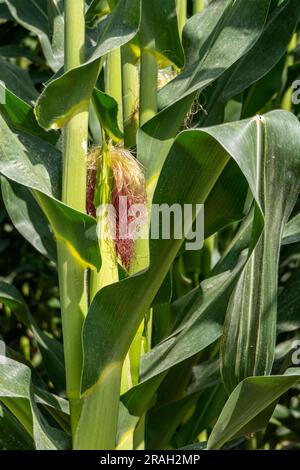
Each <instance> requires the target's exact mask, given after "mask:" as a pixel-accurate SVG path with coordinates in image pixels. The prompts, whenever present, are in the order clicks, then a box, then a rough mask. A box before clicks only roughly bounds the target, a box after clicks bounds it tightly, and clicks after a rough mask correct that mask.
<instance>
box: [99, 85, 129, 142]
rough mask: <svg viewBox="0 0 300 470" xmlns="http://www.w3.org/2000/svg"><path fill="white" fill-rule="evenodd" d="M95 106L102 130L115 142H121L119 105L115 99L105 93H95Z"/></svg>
mask: <svg viewBox="0 0 300 470" xmlns="http://www.w3.org/2000/svg"><path fill="white" fill-rule="evenodd" d="M93 104H94V106H95V110H96V113H97V116H98V118H99V121H100V124H101V127H102V129H104V130H105V132H106V134H107V135H108V136H109V137H110V138H111V139H113V140H114V141H115V142H119V141H120V140H121V139H122V137H123V133H122V131H121V130H120V128H119V125H118V104H117V102H116V100H115V99H114V98H112V97H111V96H109V95H107V94H106V93H104V92H103V91H100V90H97V88H95V89H94V91H93Z"/></svg>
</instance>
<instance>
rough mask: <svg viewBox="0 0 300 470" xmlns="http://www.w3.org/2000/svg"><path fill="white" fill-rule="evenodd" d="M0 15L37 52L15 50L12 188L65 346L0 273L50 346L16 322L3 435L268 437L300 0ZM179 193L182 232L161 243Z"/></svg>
mask: <svg viewBox="0 0 300 470" xmlns="http://www.w3.org/2000/svg"><path fill="white" fill-rule="evenodd" d="M0 18H1V26H0V27H1V28H4V27H5V25H7V24H11V25H12V24H13V25H14V27H16V25H17V27H18V28H20V30H21V31H23V35H24V38H25V39H24V40H23V43H22V44H23V45H22V47H23V46H24V44H25V46H24V47H25V50H27V52H26V53H25V52H24V48H23V49H22V51H20V50H19V49H17V50H16V46H14V47H11V46H9V45H8V46H7V47H6V48H1V47H0V55H1V56H2V57H1V58H0V65H1V69H0V80H1V82H0V97H2V98H3V99H1V104H0V173H1V191H2V197H3V201H4V204H5V207H6V211H7V214H8V215H9V217H10V220H11V222H12V223H13V225H14V226H15V228H16V229H17V230H18V232H20V234H21V235H22V236H23V237H24V238H25V239H26V240H27V242H29V243H30V244H32V245H33V246H34V248H35V249H36V250H37V251H38V252H39V253H40V254H42V255H43V256H44V257H45V261H44V263H45V266H46V263H47V265H51V266H52V267H55V269H57V273H58V279H59V298H60V310H61V322H62V337H63V338H62V342H61V341H59V340H58V339H57V338H55V337H54V336H53V335H49V334H47V332H45V331H44V330H43V328H42V327H41V325H40V324H39V322H38V321H37V319H36V318H35V317H34V315H32V313H31V311H30V308H29V307H28V305H27V304H26V301H25V299H24V297H23V295H22V294H21V293H20V292H19V290H18V289H17V288H16V286H15V285H14V284H13V283H10V282H9V279H5V278H2V280H1V282H0V302H1V304H2V305H3V306H5V308H6V309H9V311H10V312H12V314H14V315H15V316H16V317H17V319H18V322H20V324H23V325H25V327H26V329H27V330H29V331H30V334H31V340H30V341H31V343H30V344H31V346H32V345H34V347H35V348H37V349H38V350H39V352H40V354H41V358H42V359H41V364H40V365H39V367H36V366H35V364H34V362H33V361H32V360H31V355H30V351H29V355H28V357H24V356H22V355H21V354H20V352H18V351H14V350H13V349H12V348H11V347H9V345H6V344H5V341H4V339H5V335H3V337H2V339H3V341H1V343H0V344H1V350H0V353H1V355H0V402H1V418H0V426H1V429H0V442H1V446H2V448H3V449H7V448H16V449H17V448H20V449H33V448H35V449H76V450H88V449H95V450H110V449H118V450H124V449H130V450H138V449H181V448H187V449H188V448H193V449H197V448H199V449H200V448H207V449H221V448H224V447H225V448H226V446H227V447H231V448H237V449H238V448H240V449H241V448H242V449H243V448H263V447H264V445H265V442H266V440H267V436H268V432H269V429H270V426H272V425H273V424H272V423H274V422H277V423H278V422H281V421H280V420H281V418H280V413H279V412H280V410H282V407H284V406H287V407H288V405H287V400H288V396H289V395H288V393H291V391H294V393H295V395H297V387H298V385H297V383H298V381H299V379H300V369H299V367H297V364H298V363H299V361H298V362H297V361H295V353H294V349H295V347H296V346H293V345H294V344H295V341H296V340H297V338H298V336H299V329H300V323H299V311H298V304H297V302H298V299H297V295H296V293H298V292H299V271H297V267H298V253H299V245H298V243H299V242H300V230H299V227H300V225H299V213H298V207H299V201H298V196H299V189H300V125H299V121H298V119H297V116H298V113H299V110H298V106H297V104H296V103H295V100H294V99H293V95H292V93H293V81H294V80H296V79H297V77H298V74H299V73H300V72H299V70H300V69H299V64H300V62H299V45H298V29H297V27H298V21H299V18H300V4H299V0H282V1H281V0H213V1H210V2H209V1H204V0H194V1H192V0H191V1H186V0H177V1H176V0H163V1H159V0H88V1H84V0H64V1H62V0H35V1H33V0H4V1H1V2H0ZM11 27H12V26H11ZM3 31H4V30H3ZM3 34H4V33H3ZM26 48H27V49H26ZM30 48H31V49H30ZM20 57H22V58H23V59H22V60H20ZM24 58H25V59H24ZM37 71H38V73H39V75H38V74H37ZM33 72H35V75H34V73H33ZM34 76H35V77H36V78H35V80H34V78H33V77H34ZM38 77H42V78H40V79H39V78H38ZM123 200H125V212H124V211H123V212H122V211H121V209H120V207H121V204H122V201H123ZM136 205H138V206H139V207H145V208H146V211H145V213H146V216H147V217H145V219H143V220H142V221H141V220H140V218H139V214H138V213H137V212H134V211H133V208H134V207H135V206H136ZM175 205H176V207H177V209H178V210H179V212H180V211H181V212H180V213H181V215H182V214H183V209H184V208H185V207H186V206H189V207H191V208H192V211H191V217H190V218H189V220H188V221H186V220H185V225H187V226H186V227H185V228H186V230H185V231H184V233H183V232H181V235H180V236H177V227H176V223H174V224H172V223H170V230H169V234H168V236H164V235H163V234H162V233H161V232H160V233H159V235H158V236H157V237H154V236H153V233H152V228H153V226H154V225H155V224H154V216H155V213H154V207H162V206H164V207H167V208H169V209H170V211H171V212H172V211H173V210H175V209H174V206H175ZM200 205H204V228H203V227H202V226H200V225H198V223H197V222H198V218H197V216H198V213H197V210H196V208H197V207H199V206H200ZM107 207H110V208H111V209H112V212H113V213H114V215H115V219H114V224H113V228H114V234H112V231H111V225H112V220H111V214H110V212H109V211H108V210H107V209H105V210H102V209H103V208H107ZM124 214H125V215H124ZM169 215H170V214H169ZM174 218H175V215H174ZM124 219H125V220H124ZM171 219H172V217H170V221H171ZM172 220H173V219H172ZM180 220H181V221H182V217H181V219H180ZM124 222H126V223H127V225H126V226H127V227H128V223H131V224H134V226H135V227H136V228H137V231H138V232H141V231H142V232H143V233H144V235H145V236H144V237H132V236H130V233H128V232H126V233H125V236H124V233H123V234H122V227H123V223H124ZM202 228H203V230H204V244H203V245H201V246H197V247H196V248H195V246H194V247H193V248H192V249H191V248H190V245H193V243H192V241H193V239H192V238H191V237H190V234H191V233H193V234H194V237H195V236H196V237H197V235H199V232H200V231H201V230H202ZM104 234H105V235H106V236H105V237H104V236H103V235H104ZM297 250H298V251H297ZM8 256H12V257H13V256H14V253H9V254H8ZM291 258H292V261H293V260H295V259H296V258H297V263H296V265H295V264H291V263H292V261H291ZM286 266H289V268H288V269H287V268H286ZM29 347H30V346H29ZM293 348H294V349H293ZM293 353H294V354H293ZM39 372H41V373H39ZM288 391H289V392H288ZM281 397H283V398H281ZM279 400H281V401H280V404H279V405H278V402H279ZM280 407H281V408H280ZM276 420H277V421H276ZM269 422H270V423H271V424H270V425H269V427H268V428H267V426H268V423H269ZM284 423H285V421H284V419H283V420H282V424H284ZM285 426H287V424H285ZM266 429H267V431H266ZM12 436H13V437H12ZM251 436H252V437H251ZM253 436H254V437H253ZM272 442H273V441H272ZM272 445H273V444H272ZM275 445H276V443H275V444H274V446H275Z"/></svg>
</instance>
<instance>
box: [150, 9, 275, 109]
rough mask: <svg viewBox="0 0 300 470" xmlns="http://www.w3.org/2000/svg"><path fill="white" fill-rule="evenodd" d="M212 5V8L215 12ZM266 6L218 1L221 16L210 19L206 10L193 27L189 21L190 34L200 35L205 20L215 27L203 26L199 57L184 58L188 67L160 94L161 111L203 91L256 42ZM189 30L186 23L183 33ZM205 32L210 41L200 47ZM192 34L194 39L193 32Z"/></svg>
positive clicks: (263, 21)
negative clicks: (196, 30)
mask: <svg viewBox="0 0 300 470" xmlns="http://www.w3.org/2000/svg"><path fill="white" fill-rule="evenodd" d="M214 3H215V2H213V4H212V8H214ZM269 6H270V0H252V1H251V2H249V1H245V0H237V1H231V0H228V1H226V2H224V1H221V2H220V1H218V2H216V7H217V8H220V9H221V11H220V13H221V15H220V13H218V15H217V16H213V15H210V11H209V8H207V9H205V10H204V12H203V14H202V15H200V16H199V21H197V23H196V24H194V22H195V20H194V19H193V18H192V20H191V21H192V26H191V27H192V29H193V30H194V29H195V28H198V29H199V30H200V31H202V29H201V28H202V24H203V22H205V21H206V16H208V21H212V20H213V21H212V22H213V23H214V24H215V27H214V28H211V25H210V29H209V28H208V27H207V26H206V27H205V28H204V31H203V33H202V32H200V33H199V35H200V38H201V40H200V41H199V43H200V44H199V46H198V48H199V49H198V50H199V55H198V56H196V55H195V54H194V52H193V57H192V58H191V59H189V58H187V63H188V64H189V65H188V67H187V68H185V69H184V70H183V72H182V73H181V74H180V75H178V77H177V78H175V79H174V80H173V81H172V82H170V83H169V84H168V85H166V86H165V87H164V88H163V89H162V90H161V92H160V94H159V104H160V108H165V107H167V106H170V105H171V104H174V103H175V102H176V101H178V100H181V99H183V98H184V97H186V96H189V95H191V94H192V93H194V92H196V91H198V90H201V89H203V88H204V87H206V86H207V85H208V84H209V83H211V82H212V81H213V80H216V79H217V78H218V77H220V76H221V75H222V74H223V73H224V72H225V70H226V69H227V68H228V67H230V66H231V65H232V64H234V63H235V62H236V61H237V60H238V59H239V58H241V57H242V56H243V55H244V54H245V53H246V52H247V51H248V50H249V49H250V47H251V45H253V44H254V43H255V42H256V40H257V39H258V38H259V36H260V34H261V31H262V29H263V27H264V25H265V22H266V19H267V14H268V11H269ZM224 7H225V8H224ZM207 12H208V13H207ZM212 16H213V18H212ZM219 17H220V19H219ZM197 19H198V17H197ZM188 26H189V23H188V24H187V26H186V30H188ZM207 32H208V33H209V38H208V40H207V41H206V42H205V44H204V45H203V43H202V44H201V41H202V40H203V37H206V34H205V33H207ZM193 34H194V35H195V32H194V31H193ZM202 34H203V36H202ZM227 35H229V36H230V44H231V47H227V44H228V42H227V41H228V39H227V37H228V36H227ZM199 59H200V60H199ZM191 62H192V63H191ZM216 64H217V66H216Z"/></svg>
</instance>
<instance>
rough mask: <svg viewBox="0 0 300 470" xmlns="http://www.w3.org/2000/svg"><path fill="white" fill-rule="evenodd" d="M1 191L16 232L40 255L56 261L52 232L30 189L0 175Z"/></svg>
mask: <svg viewBox="0 0 300 470" xmlns="http://www.w3.org/2000/svg"><path fill="white" fill-rule="evenodd" d="M1 192H2V197H3V201H4V204H5V208H6V210H7V213H8V215H9V217H10V219H11V221H12V223H13V224H14V226H15V228H16V229H17V230H18V232H20V234H21V235H22V236H23V237H24V238H25V239H26V240H27V241H28V242H29V243H30V244H31V245H32V246H34V248H36V249H37V250H38V251H39V252H40V253H41V254H42V255H44V256H47V257H48V258H49V259H50V260H52V261H56V242H55V238H54V235H53V232H52V231H51V230H50V226H49V222H48V220H47V219H46V217H45V215H44V213H43V211H42V209H41V208H40V206H39V205H38V203H37V202H36V200H35V198H34V196H33V194H32V193H31V192H30V190H28V189H27V188H25V186H20V185H18V184H16V183H13V182H12V181H9V180H7V179H5V178H3V177H1Z"/></svg>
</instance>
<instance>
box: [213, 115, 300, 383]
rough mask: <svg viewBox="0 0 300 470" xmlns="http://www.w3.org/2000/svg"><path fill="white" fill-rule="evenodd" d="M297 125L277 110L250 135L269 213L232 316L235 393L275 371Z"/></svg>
mask: <svg viewBox="0 0 300 470" xmlns="http://www.w3.org/2000/svg"><path fill="white" fill-rule="evenodd" d="M297 127H298V123H296V122H295V121H294V118H293V117H292V116H290V115H289V116H288V115H285V113H283V114H282V113H281V112H278V113H277V112H271V113H269V114H267V115H265V116H264V117H263V118H261V119H260V120H258V121H257V129H256V128H255V126H253V125H252V126H250V127H249V132H248V135H247V136H246V134H245V135H244V138H246V139H247V141H248V143H249V147H248V148H249V150H250V149H251V150H250V151H251V154H252V156H251V160H252V162H250V161H249V164H250V168H249V169H251V172H252V176H254V174H253V172H255V173H256V188H255V193H256V200H257V201H258V204H259V205H260V207H261V208H262V211H263V213H264V229H263V233H262V235H261V237H260V240H259V242H258V243H257V245H256V247H255V249H254V251H253V253H252V254H251V256H250V259H249V260H248V262H247V265H246V267H245V270H244V272H243V274H242V276H241V277H240V279H239V282H238V284H237V286H236V288H235V291H234V293H233V295H232V297H231V299H230V303H229V305H228V310H227V314H226V320H225V325H224V334H223V338H222V348H221V354H222V375H223V380H224V382H225V385H226V388H227V389H228V390H229V391H232V390H233V389H234V388H235V386H236V385H237V384H238V383H239V382H240V381H241V380H243V379H244V378H245V377H247V376H252V375H253V376H254V375H269V374H270V373H271V368H272V364H273V360H274V350H275V340H276V317H277V308H276V304H277V272H278V259H279V251H280V245H281V238H282V233H283V229H284V225H285V223H286V222H287V220H288V219H289V217H290V214H291V212H292V209H293V207H294V205H295V203H296V200H297V198H298V194H299V189H300V184H299V178H300V149H299V145H298V139H297V133H298V130H297ZM283 143H284V145H283ZM227 144H228V145H231V144H230V143H229V142H227ZM251 167H252V168H251ZM250 186H252V184H250ZM252 187H253V186H252Z"/></svg>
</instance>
